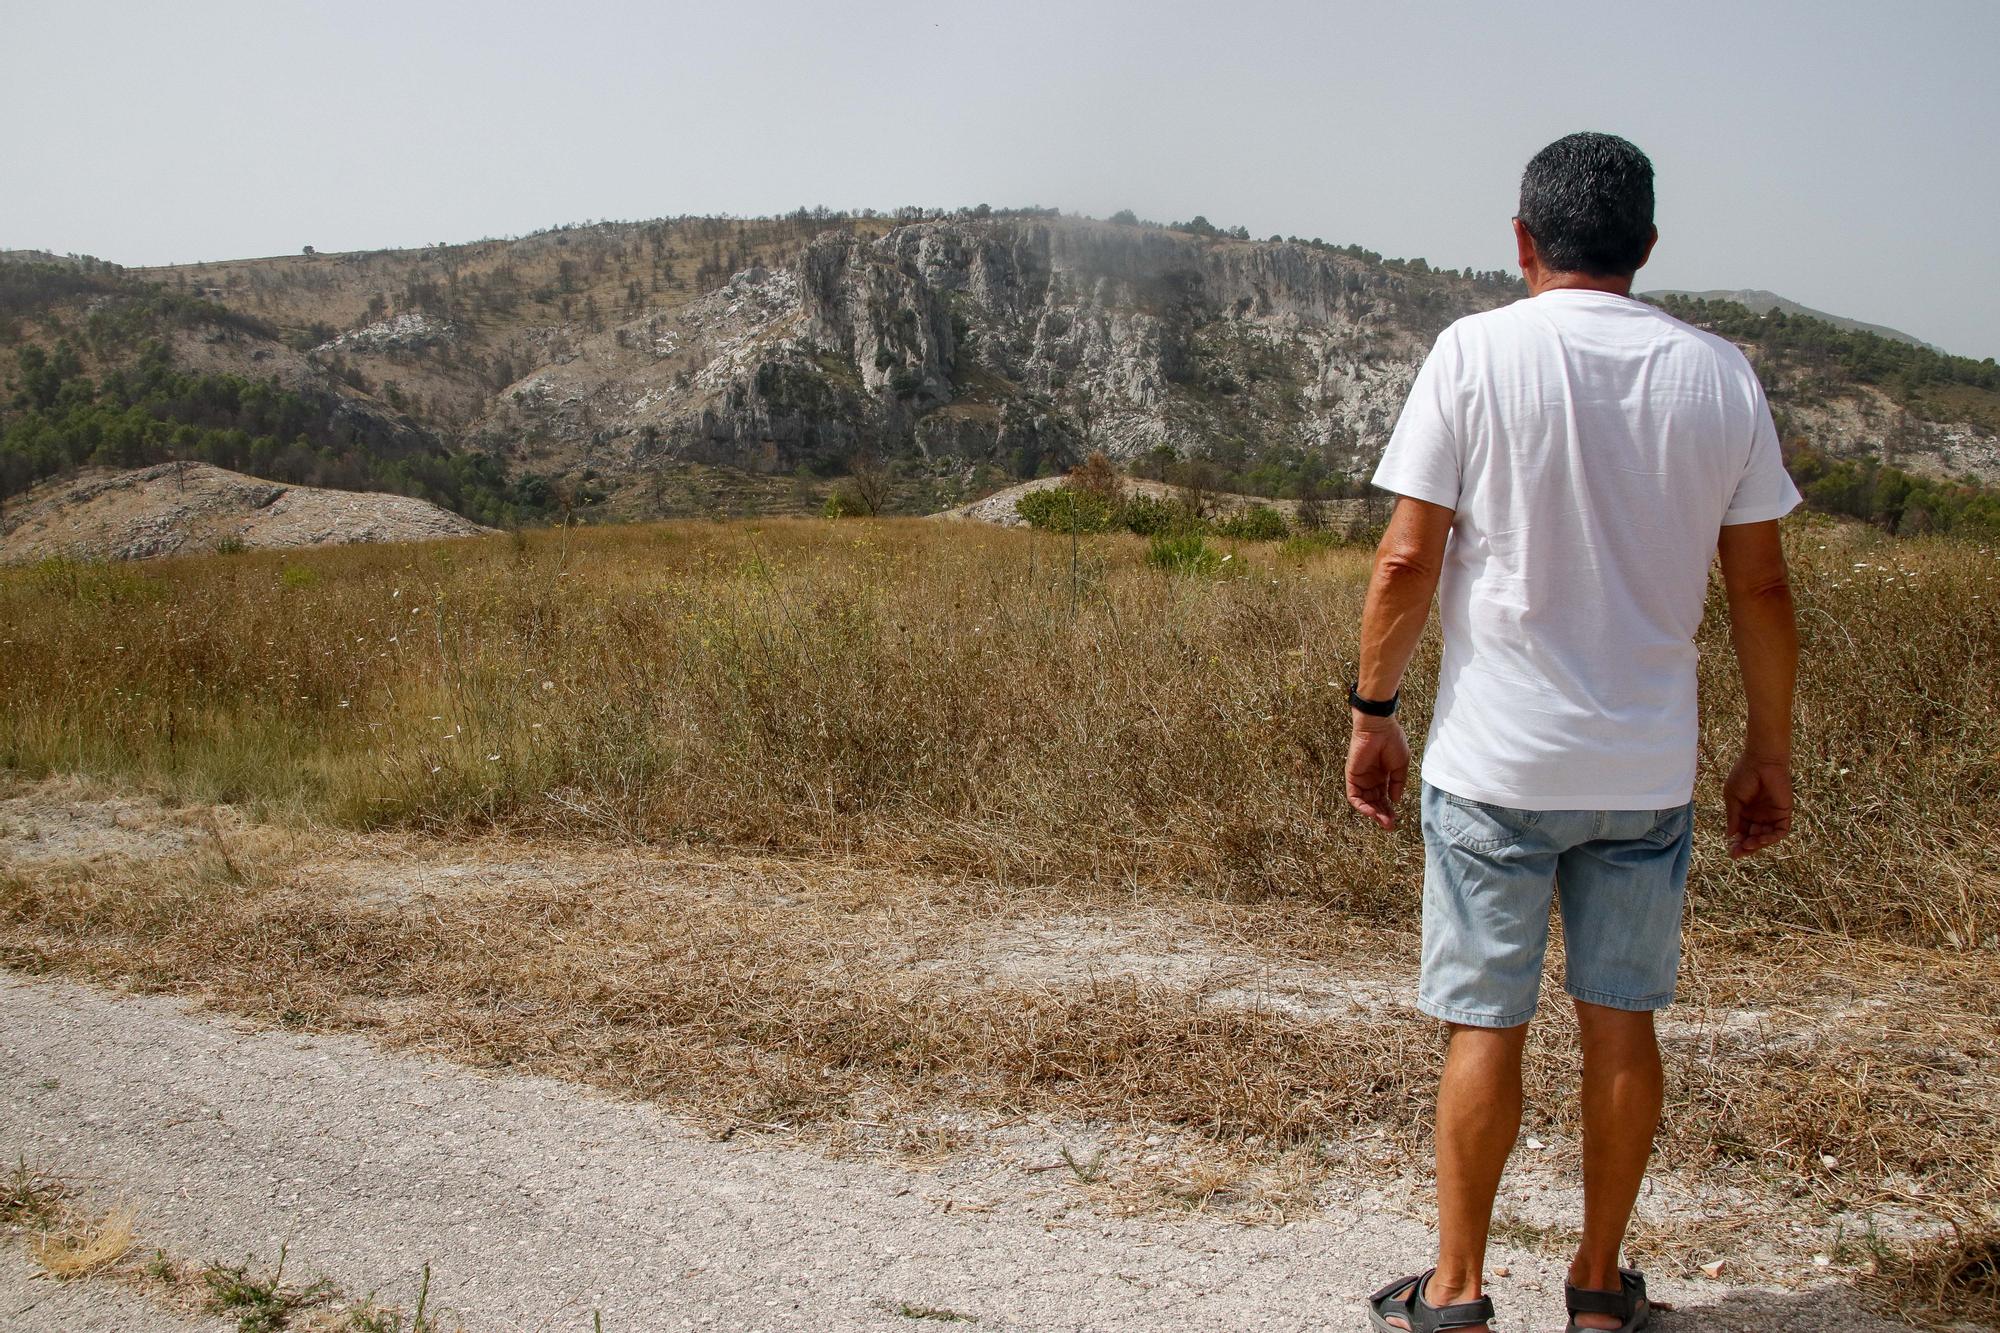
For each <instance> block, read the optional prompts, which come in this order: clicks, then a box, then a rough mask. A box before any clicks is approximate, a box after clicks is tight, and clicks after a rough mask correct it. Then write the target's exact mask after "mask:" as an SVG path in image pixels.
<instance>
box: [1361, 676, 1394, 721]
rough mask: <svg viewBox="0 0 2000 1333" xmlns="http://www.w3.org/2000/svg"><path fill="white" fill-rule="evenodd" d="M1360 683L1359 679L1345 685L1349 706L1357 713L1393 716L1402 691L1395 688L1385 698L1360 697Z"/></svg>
mask: <svg viewBox="0 0 2000 1333" xmlns="http://www.w3.org/2000/svg"><path fill="white" fill-rule="evenodd" d="M1360 684H1361V683H1360V682H1359V681H1356V682H1355V683H1354V684H1352V685H1349V686H1348V687H1347V702H1348V705H1349V707H1351V708H1353V709H1354V710H1355V711H1356V712H1357V713H1366V714H1368V716H1370V717H1393V716H1394V715H1395V712H1396V705H1397V704H1399V703H1401V702H1402V699H1403V692H1402V691H1401V690H1397V691H1396V692H1395V693H1394V694H1392V695H1390V696H1389V697H1388V698H1387V699H1364V698H1362V697H1361V690H1360Z"/></svg>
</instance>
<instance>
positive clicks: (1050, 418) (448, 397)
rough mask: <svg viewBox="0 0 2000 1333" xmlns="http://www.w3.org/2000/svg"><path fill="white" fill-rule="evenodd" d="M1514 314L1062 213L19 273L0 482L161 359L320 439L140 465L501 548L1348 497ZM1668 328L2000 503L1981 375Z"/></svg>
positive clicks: (1836, 340) (1304, 263)
mask: <svg viewBox="0 0 2000 1333" xmlns="http://www.w3.org/2000/svg"><path fill="white" fill-rule="evenodd" d="M1523 292H1524V289H1523V288H1522V287H1521V286H1520V284H1519V282H1518V280H1516V279H1510V278H1508V277H1506V276H1505V275H1497V274H1473V273H1471V272H1470V271H1452V270H1439V269H1433V268H1432V267H1431V266H1430V265H1428V264H1427V263H1426V262H1425V261H1423V260H1409V261H1401V260H1385V259H1383V258H1382V256H1380V255H1379V254H1377V253H1375V252H1372V251H1367V250H1363V249H1362V248H1360V247H1358V246H1337V245H1329V244H1326V243H1325V242H1322V241H1319V240H1316V239H1315V240H1303V239H1300V238H1296V237H1293V238H1280V237H1273V238H1271V239H1269V240H1263V241H1253V240H1250V239H1248V238H1247V237H1246V236H1244V235H1243V234H1241V231H1240V229H1237V230H1236V231H1234V232H1225V231H1222V230H1219V229H1216V228H1212V227H1209V226H1207V224H1206V223H1204V222H1201V220H1199V219H1197V220H1196V222H1195V223H1190V224H1185V225H1179V226H1159V225H1157V224H1150V223H1142V222H1139V221H1137V220H1136V219H1132V220H1123V219H1120V220H1112V221H1098V220H1094V219H1085V218H1077V217H1069V216H1062V215H1059V214H1057V213H1055V211H1054V210H1047V209H1022V210H1012V211H1010V210H959V211H956V212H942V211H936V210H916V209H910V210H898V212H897V213H895V214H888V215H884V214H867V213H864V214H834V213H829V212H826V211H824V210H803V209H802V210H798V211H797V212H795V213H793V214H789V215H784V216H782V217H775V218H758V219H744V218H703V217H682V218H665V219H657V220H653V221H650V222H637V223H623V222H605V223H592V224H587V225H582V226H576V227H565V228H557V229H552V230H550V231H546V232H539V233H534V234H531V235H529V236H526V237H519V238H512V239H489V240H483V241H475V242H469V243H466V244H462V245H434V246H426V247H422V248H420V249H414V250H403V251H366V252H352V253H341V254H330V253H306V254H300V255H291V256H282V257H275V258H267V259H259V260H238V261H223V262H217V263H208V264H196V265H180V266H171V267H167V268H161V269H150V270H144V271H133V270H125V269H121V268H119V267H118V266H117V265H111V264H104V263H103V262H102V261H96V260H88V259H80V260H77V261H74V262H66V263H65V265H63V266H56V265H47V264H35V263H20V262H0V377H5V376H7V374H8V370H9V364H8V363H9V361H10V360H11V361H13V362H14V365H13V367H12V372H13V373H12V377H11V379H7V380H6V381H5V387H6V389H7V390H8V391H10V392H11V398H6V399H0V401H4V402H5V403H6V404H7V405H6V406H4V407H0V469H6V468H13V469H14V471H13V472H11V473H10V472H6V471H4V470H0V478H9V477H11V478H13V479H12V480H9V481H8V487H9V488H10V489H12V490H18V489H20V485H19V484H18V482H19V480H20V478H21V477H22V476H25V475H27V473H28V472H34V470H35V469H37V468H41V469H44V472H39V473H35V475H45V471H46V469H48V468H59V467H61V466H75V465H77V464H80V463H83V462H87V461H105V460H104V459H103V458H102V457H100V455H101V454H102V452H103V450H104V448H105V445H104V443H103V442H102V437H105V436H106V433H107V432H112V430H113V427H112V424H111V423H110V422H109V421H108V416H107V414H95V415H93V413H94V409H92V410H86V409H85V408H82V407H79V406H78V404H77V400H78V399H79V397H80V398H81V399H83V400H85V401H87V402H89V403H94V404H98V405H103V404H104V403H105V402H106V400H107V397H111V398H114V399H115V402H114V404H113V405H115V406H118V407H120V408H121V409H122V412H123V414H124V415H125V416H127V417H129V416H131V415H132V414H133V413H139V414H140V415H142V416H143V415H144V414H145V413H146V412H168V413H169V414H171V413H172V412H174V411H178V410H179V409H178V408H177V407H176V406H175V404H177V403H179V402H181V401H182V400H181V399H180V398H178V397H175V396H174V395H173V394H166V395H165V399H166V401H165V404H164V406H163V405H162V403H161V402H160V401H159V398H160V396H159V395H156V396H155V397H154V398H151V399H148V398H143V397H140V398H136V399H135V398H134V395H132V394H131V393H129V392H126V393H124V396H123V397H117V396H116V395H112V394H108V390H114V389H116V390H121V392H122V390H123V389H129V386H130V383H131V376H132V374H133V373H135V371H134V368H135V367H136V366H139V365H141V364H142V363H143V362H144V361H145V358H146V357H149V356H150V357H154V358H155V359H156V360H158V359H164V360H165V361H166V362H170V363H171V364H172V365H173V366H174V367H176V368H177V373H182V374H184V375H186V376H194V377H202V376H206V377H209V379H215V378H216V377H221V378H222V379H231V378H232V377H233V379H235V380H239V381H241V382H242V383H243V384H253V382H255V383H262V382H270V383H272V384H274V385H275V386H277V388H279V389H281V390H282V391H283V392H285V393H289V394H292V395H293V396H294V397H297V398H299V399H300V400H301V401H302V402H304V403H305V404H306V405H307V408H308V409H309V410H308V411H306V412H305V417H306V418H309V420H308V423H307V424H308V425H309V426H310V429H309V431H308V433H307V435H306V436H304V437H301V439H300V440H298V441H291V442H288V441H287V440H286V439H282V438H279V437H278V436H276V435H269V434H265V435H260V434H259V433H258V432H259V431H261V430H264V429H265V428H266V425H267V424H268V423H266V422H265V421H264V419H263V418H262V417H259V418H258V419H256V420H247V421H243V422H240V423H238V422H234V421H231V422H223V423H221V424H220V425H215V426H211V425H209V424H205V420H194V419H182V418H187V417H188V416H189V414H188V413H186V412H181V413H180V416H178V417H174V418H173V419H171V420H168V421H166V422H165V423H164V424H161V423H150V422H140V423H139V426H140V427H143V429H140V430H139V434H140V436H141V440H142V445H143V449H152V450H156V451H158V450H171V449H173V448H176V447H180V446H178V445H175V444H174V443H173V442H174V441H175V440H176V439H181V438H182V436H181V434H180V432H182V430H183V428H185V429H186V430H187V431H191V432H194V435H192V436H189V437H187V438H188V439H191V440H192V441H193V443H192V444H189V445H187V447H188V448H193V449H196V450H197V453H196V454H195V455H194V456H197V457H204V458H208V460H209V461H214V462H218V463H220V464H222V465H224V466H231V467H242V466H244V462H245V460H248V459H250V458H252V456H253V455H254V456H256V457H263V458H267V459H276V460H278V461H279V462H280V463H283V464H285V465H286V466H289V467H290V468H291V469H292V470H291V472H290V473H288V474H287V475H284V476H282V477H280V478H279V479H280V480H285V481H290V482H295V483H305V484H320V485H354V484H363V485H371V486H376V487H378V488H383V489H391V490H401V491H406V492H408V493H413V494H420V495H426V496H428V497H429V498H433V499H438V500H440V502H442V503H447V504H450V505H452V506H453V507H456V508H458V509H460V511H461V512H466V513H469V514H471V515H472V516H473V517H475V518H476V519H478V520H479V521H481V522H484V523H488V524H500V523H508V522H515V521H532V520H535V519H541V518H548V517H553V516H557V515H559V514H569V513H575V512H585V511H590V510H592V509H599V508H601V509H602V510H603V511H604V512H606V513H614V514H617V515H619V516H628V517H644V516H649V515H651V516H658V515H669V514H674V513H697V512H715V509H714V507H713V505H714V497H715V495H716V494H718V493H720V492H726V493H727V494H728V495H729V496H730V497H731V498H730V499H729V501H728V504H729V505H730V506H731V508H730V509H728V511H727V512H778V511H784V512H799V511H800V510H802V509H809V508H816V507H817V504H818V502H819V499H820V498H822V497H823V495H824V493H825V491H826V489H827V488H828V486H829V485H830V484H831V479H833V478H836V477H839V476H841V475H843V474H844V473H846V472H848V471H850V470H852V468H853V467H854V466H855V465H856V461H857V459H864V458H867V457H874V458H876V459H879V460H882V461H885V462H887V463H889V464H891V465H892V466H893V469H894V472H895V475H896V478H897V486H898V490H897V493H896V497H895V507H897V508H900V509H905V510H938V509H944V508H949V507H951V506H953V505H957V504H961V503H963V502H965V501H966V500H968V499H971V498H974V497H976V496H977V495H978V494H982V493H985V492H987V491H991V490H993V489H995V488H997V487H999V486H1002V485H1005V484H1007V483H1009V482H1012V481H1017V480H1020V479H1023V478H1027V477H1032V476H1035V475H1037V474H1041V473H1046V472H1048V471H1052V470H1060V469H1062V468H1063V467H1066V466H1069V465H1072V464H1074V463H1076V462H1078V461H1081V459H1082V457H1083V456H1085V455H1086V454H1088V453H1090V452H1093V451H1103V452H1105V453H1107V454H1108V455H1110V456H1111V457H1113V458H1114V459H1116V460H1118V461H1120V462H1122V463H1124V464H1126V465H1127V466H1128V467H1130V468H1131V469H1133V470H1134V471H1136V472H1138V473H1141V474H1147V473H1150V474H1152V475H1155V476H1160V475H1165V474H1166V472H1167V471H1168V470H1170V469H1173V468H1185V467H1190V466H1201V467H1205V468H1208V469H1210V470H1211V471H1212V472H1214V473H1215V474H1216V475H1214V476H1213V477H1212V478H1211V479H1210V484H1212V485H1215V486H1224V487H1227V488H1229V489H1234V490H1243V491H1249V492H1255V493H1261V494H1268V495H1274V496H1283V495H1290V494H1296V493H1297V492H1298V489H1299V488H1300V487H1301V486H1312V487H1315V488H1318V489H1320V490H1321V492H1322V493H1324V494H1328V495H1333V496H1338V495H1341V494H1355V493H1358V492H1359V491H1360V490H1362V489H1364V488H1365V481H1366V476H1367V474H1368V472H1369V470H1370V468H1371V467H1372V464H1373V461H1374V459H1375V457H1376V456H1377V455H1378V454H1379V451H1380V448H1381V446H1382V444H1383V442H1384V441H1386V439H1387V436H1388V432H1389V429H1390V427H1391V426H1392V425H1393V423H1394V420H1395V417H1396V414H1397V412H1398V411H1399V410H1400V407H1401V402H1402V397H1403V395H1404V393H1405V392H1406V391H1407V388H1408V385H1409V382H1410V380H1411V379H1412V378H1413V377H1414V374H1415V371H1416V368H1417V366H1418V365H1419V364H1421V361H1422V358H1423V356H1424V354H1425V352H1426V351H1427V350H1428V348H1429V345H1430V342H1431V340H1432V339H1433V338H1434V337H1435V336H1436V334H1437V332H1438V331H1439V330H1441V329H1442V328H1443V327H1444V326H1445V325H1446V324H1448V323H1450V322H1451V321H1452V320H1453V319H1456V318H1458V317H1460V316H1462V315H1464V314H1467V313H1471V312H1472V311H1475V310H1479V309H1485V308H1489V307H1491V306H1493V305H1498V304H1501V303H1503V302H1506V301H1510V300H1514V299H1518V298H1519V297H1520V296H1521V295H1522V294H1523ZM1665 303H1666V304H1668V305H1669V307H1670V308H1672V309H1674V310H1675V312H1676V313H1680V314H1682V315H1683V317H1690V318H1693V319H1695V320H1696V321H1697V322H1705V323H1706V324H1707V325H1708V326H1711V327H1715V328H1716V329H1717V330H1718V331H1722V332H1724V333H1725V334H1726V336H1730V337H1733V338H1735V339H1736V340H1737V341H1738V343H1739V344H1740V345H1743V346H1744V347H1745V349H1746V351H1747V352H1748V353H1749V354H1750V355H1751V358H1752V360H1753V362H1755V363H1756V364H1757V366H1758V368H1759V372H1760V374H1762V375H1763V376H1764V378H1765V381H1766V385H1767V389H1768V391H1769V393H1770V396H1771V400H1772V404H1773V407H1774V409H1775V410H1776V411H1777V412H1778V413H1779V415H1780V418H1781V424H1782V425H1783V427H1784V429H1785V431H1786V434H1787V437H1788V438H1796V439H1798V440H1801V441H1803V442H1806V443H1808V444H1810V445H1811V446H1812V447H1814V448H1815V449H1818V450H1821V451H1823V452H1824V453H1826V454H1827V455H1829V456H1831V457H1836V458H1852V459H1864V458H1868V457H1875V458H1879V459H1881V460H1882V461H1889V462H1894V463H1896V464H1897V465H1898V466H1900V467H1905V468H1908V469H1911V470H1914V471H1916V472H1918V473H1921V474H1923V475H1927V476H1932V477H1936V478H1939V479H1949V478H1955V477H1957V476H1960V475H1962V474H1970V475H1973V476H1977V477H1981V478H1984V479H1986V480H1989V481H2000V447H1996V445H1995V439H1994V429H1995V427H1996V426H2000V379H1996V378H1994V376H1993V375H1992V374H1991V373H1990V363H1988V365H1987V366H1984V367H1983V366H1981V365H1979V364H1977V363H1972V362H1969V361H1965V360H1964V359H1963V358H1950V357H1943V356H1941V355H1939V354H1936V353H1933V352H1929V351H1926V350H1923V349H1921V348H1914V347H1909V346H1907V345H1905V344H1900V343H1896V344H1890V343H1884V342H1881V341H1879V339H1878V340H1877V341H1875V342H1870V341H1869V339H1870V338H1874V337H1876V335H1873V334H1868V333H1857V332H1850V331H1847V330H1843V329H1839V328H1836V327H1835V326H1832V325H1826V324H1823V323H1814V322H1811V318H1812V317H1803V316H1802V317H1799V318H1796V319H1791V320H1790V321H1789V323H1787V324H1785V325H1782V326H1777V325H1772V324H1771V322H1770V321H1767V320H1762V319H1761V318H1759V317H1756V316H1754V315H1752V314H1751V313H1750V312H1748V311H1747V310H1745V309H1744V308H1742V307H1740V306H1735V305H1731V304H1728V303H1722V302H1714V301H1701V300H1684V299H1680V298H1667V300H1666V301H1665ZM1815 330H1819V332H1815ZM58 346H67V347H68V348H69V349H70V351H69V357H70V361H68V362H64V363H63V364H64V365H66V366H68V367H69V370H68V373H69V375H70V379H69V380H67V381H64V382H65V383H70V384H72V385H84V386H86V387H83V388H79V389H71V390H65V389H64V388H63V387H62V385H61V384H59V383H56V384H52V383H51V382H50V381H49V378H48V376H49V373H50V371H49V367H50V366H51V365H52V364H54V363H55V361H60V360H61V358H59V357H58V358H54V360H53V361H52V359H51V358H52V356H53V353H54V351H55V349H56V348H57V347H58ZM1890 348H1901V349H1903V350H1901V351H1891V350H1887V349H1890ZM10 351H11V353H12V356H11V357H10V356H9V355H8V353H9V352H10ZM1912 358H1914V359H1912ZM30 363H33V364H32V365H31V364H30ZM1989 381H1991V382H1989ZM203 382H204V383H206V381H203ZM121 386H122V387H121ZM246 392H248V390H245V389H242V388H241V387H239V388H236V389H231V390H230V393H232V394H235V395H237V396H238V397H241V396H242V395H243V394H244V393H246ZM65 393H67V394H68V395H69V397H68V398H65V397H64V395H65ZM223 396H224V397H225V398H227V397H229V395H228V394H224V395H223ZM232 401H233V400H232ZM65 403H67V404H68V406H67V407H63V406H62V404H65ZM60 412H67V413H68V415H67V416H64V417H62V419H61V420H57V419H56V416H57V415H58V414H59V413H60ZM37 414H39V415H37ZM294 415H295V416H296V415H298V414H297V413H294ZM100 416H107V419H104V420H100V419H98V417H100ZM31 418H33V420H31ZM154 425H160V429H157V430H155V429H154ZM31 427H32V429H31ZM135 429H138V427H135ZM231 430H235V431H237V432H238V433H239V434H241V435H243V436H245V437H246V438H245V439H242V440H235V437H234V436H232V435H230V431H231ZM203 431H208V432H209V433H208V434H202V433H201V432H203ZM218 432H219V433H218ZM113 433H115V432H113ZM232 440H233V441H234V442H233V443H232V442H231V441H232ZM24 441H25V442H24ZM218 441H219V442H218ZM266 442H267V443H266ZM252 446H254V448H253V447H252ZM294 446H296V447H294ZM143 449H142V452H143ZM231 449H234V450H235V451H236V452H234V453H230V452H228V450H231ZM24 450H25V451H27V452H23V451H24ZM199 450H208V451H210V452H209V453H201V452H198V451H199ZM216 450H222V451H223V452H222V453H220V454H218V453H216V452H215V451H216ZM259 450H261V453H259V452H258V451H259ZM162 456H166V455H165V454H163V453H159V452H155V453H154V454H153V455H151V457H162ZM24 458H26V459H28V460H29V461H28V462H26V463H23V462H21V460H22V459H24ZM36 460H39V461H36ZM23 469H25V471H24V470H23ZM249 470H251V471H256V470H258V469H257V468H255V467H252V468H250V469H249ZM718 477H734V478H737V480H736V481H731V482H728V483H727V484H726V485H720V486H717V485H710V484H708V483H709V482H710V481H713V480H714V479H715V478H718ZM691 478H706V479H708V480H707V481H704V482H703V483H702V484H701V485H696V484H694V483H693V482H692V481H691V480H690V479H691ZM30 479H32V478H30ZM704 506H707V507H704Z"/></svg>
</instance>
